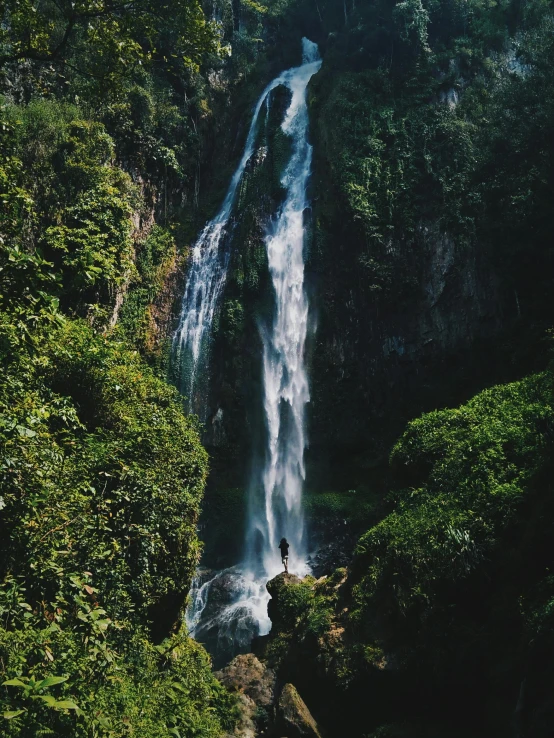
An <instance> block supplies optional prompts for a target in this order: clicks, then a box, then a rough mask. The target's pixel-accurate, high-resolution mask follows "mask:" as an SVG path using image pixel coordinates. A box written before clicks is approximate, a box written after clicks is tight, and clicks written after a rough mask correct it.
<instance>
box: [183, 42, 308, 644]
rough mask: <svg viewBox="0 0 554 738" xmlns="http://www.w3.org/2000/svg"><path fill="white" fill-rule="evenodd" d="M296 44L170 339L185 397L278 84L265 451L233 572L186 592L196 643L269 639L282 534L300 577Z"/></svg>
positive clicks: (304, 315) (302, 316) (301, 112)
mask: <svg viewBox="0 0 554 738" xmlns="http://www.w3.org/2000/svg"><path fill="white" fill-rule="evenodd" d="M302 44H303V57H302V64H301V66H299V67H294V68H293V69H290V70H288V71H286V72H284V73H282V74H281V75H279V76H278V77H277V78H276V79H274V80H273V81H272V82H271V83H270V84H269V85H268V86H267V87H266V89H265V90H264V92H263V93H262V95H261V97H260V99H259V101H258V103H257V105H256V108H255V110H254V116H253V119H252V123H251V126H250V132H249V135H248V140H247V143H246V148H245V151H244V154H243V157H242V160H241V162H240V164H239V167H238V169H237V171H236V172H235V175H234V176H233V179H232V181H231V185H230V187H229V190H228V193H227V196H226V199H225V202H224V204H223V207H222V209H221V211H220V212H219V213H218V215H217V216H216V217H215V218H214V220H213V221H211V222H210V223H208V225H207V226H206V228H205V229H204V231H203V232H202V234H201V236H200V238H199V239H198V242H197V244H196V246H195V248H194V252H193V261H192V266H191V271H190V276H189V281H188V284H187V289H186V292H185V297H184V300H183V310H182V316H181V325H180V328H179V331H178V333H177V335H176V337H175V340H176V341H177V342H178V343H179V345H180V346H181V348H182V350H188V351H189V352H190V355H191V357H192V371H191V375H190V376H191V379H190V391H191V393H192V390H193V387H194V382H195V374H196V367H197V365H198V361H199V358H200V355H201V352H202V351H203V342H204V341H205V340H206V338H207V337H208V336H209V332H210V329H211V325H212V321H213V317H214V314H215V311H216V309H217V302H218V298H219V296H220V294H221V291H222V287H223V284H224V281H225V276H226V270H227V263H228V251H227V250H226V249H225V247H223V248H222V244H223V238H224V235H225V232H226V229H227V227H228V223H229V219H230V217H231V210H232V206H233V203H234V200H235V195H236V191H237V187H238V185H239V182H240V179H241V177H242V175H243V173H244V170H245V167H246V165H247V163H248V160H249V159H250V157H251V156H252V154H253V152H254V145H255V141H256V130H257V122H258V118H259V114H260V111H261V108H262V106H263V104H264V101H265V100H266V98H267V96H268V95H269V93H270V91H271V90H273V89H275V88H276V87H278V86H280V85H283V86H285V87H287V88H288V89H289V90H290V92H291V93H292V95H291V101H290V104H289V107H288V109H287V111H286V114H285V118H284V120H283V123H282V125H281V129H282V131H283V132H284V133H285V134H287V136H289V137H290V140H291V144H292V154H291V158H290V161H289V163H288V165H287V167H286V169H285V171H284V174H283V176H282V180H281V183H282V185H283V187H284V188H285V190H286V198H285V201H284V203H283V204H282V205H281V207H280V209H279V211H278V213H277V215H276V217H275V219H274V221H273V223H272V225H271V227H270V228H269V230H268V232H267V233H266V237H265V244H266V249H267V256H268V264H269V271H270V275H271V280H272V284H273V289H274V298H275V307H274V316H273V320H272V321H271V324H270V325H268V326H265V327H263V328H262V340H263V391H264V394H263V404H264V414H265V419H266V429H267V439H266V452H265V458H264V462H263V468H262V471H261V473H260V474H259V476H257V477H256V478H254V479H253V480H252V484H251V492H250V503H249V519H248V525H247V541H246V554H245V559H244V562H243V564H242V565H240V566H238V567H232V568H231V569H226V570H224V571H222V572H219V573H218V574H216V576H215V577H213V578H212V579H208V580H207V581H202V580H201V579H197V580H196V582H195V584H194V587H193V591H192V593H191V605H190V607H189V611H188V613H187V622H188V625H189V630H190V632H191V634H193V635H195V636H197V637H199V638H200V639H202V635H203V634H205V633H206V632H208V631H209V630H210V629H214V630H215V631H216V632H217V637H218V638H224V639H225V638H226V639H227V640H228V641H231V640H233V639H235V640H237V639H238V640H240V639H241V638H243V637H244V633H246V632H247V633H248V634H249V637H250V638H251V637H252V635H256V634H261V635H263V634H265V633H267V632H268V631H269V628H270V626H271V623H270V621H269V618H268V616H267V602H268V600H269V595H268V593H267V591H266V583H267V581H268V579H270V578H272V577H274V576H275V575H276V574H278V573H279V572H280V571H282V565H281V558H280V553H279V550H278V543H279V540H280V539H281V537H283V536H285V537H286V538H287V539H288V541H289V543H290V559H289V561H290V563H289V570H290V571H291V572H292V573H295V574H300V575H303V574H305V573H306V572H307V570H308V567H307V563H306V558H307V550H306V540H305V527H304V518H303V513H302V504H301V503H302V487H303V482H304V476H305V470H304V451H305V448H306V432H305V421H304V415H305V407H306V404H307V402H308V401H309V399H310V394H309V386H308V378H307V374H306V367H305V364H304V350H305V343H306V336H307V331H308V311H309V305H308V299H307V296H306V292H305V286H304V236H305V228H304V211H305V210H306V207H307V205H308V203H307V195H306V188H307V184H308V180H309V176H310V170H311V163H312V147H311V146H310V144H309V142H308V127H309V119H308V107H307V101H306V94H307V88H308V84H309V82H310V80H311V78H312V77H313V76H314V74H316V73H317V72H318V70H319V68H320V66H321V60H320V57H319V52H318V48H317V46H316V44H314V43H312V42H311V41H309V40H308V39H303V41H302ZM222 587H223V588H224V589H226V594H225V595H224V597H223V599H224V600H225V598H226V597H227V598H229V599H230V601H229V602H227V603H226V604H225V605H224V606H223V607H222V608H218V609H216V610H215V611H213V614H211V613H210V614H209V615H208V614H207V615H206V616H205V617H203V616H204V614H205V611H206V610H208V611H209V610H210V608H209V605H208V603H209V600H210V592H215V590H218V591H220V590H221V588H222Z"/></svg>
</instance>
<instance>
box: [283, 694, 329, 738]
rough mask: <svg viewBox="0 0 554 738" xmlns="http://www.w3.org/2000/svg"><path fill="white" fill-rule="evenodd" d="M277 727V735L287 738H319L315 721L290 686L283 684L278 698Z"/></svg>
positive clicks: (319, 734)
mask: <svg viewBox="0 0 554 738" xmlns="http://www.w3.org/2000/svg"><path fill="white" fill-rule="evenodd" d="M277 726H278V728H279V735H286V736H287V738H321V733H320V732H319V728H318V727H317V723H316V721H315V720H314V718H313V717H312V714H311V712H310V711H309V710H308V708H307V706H306V703H305V702H304V700H303V699H302V697H300V695H299V694H298V692H297V690H296V687H295V686H294V685H292V684H285V686H284V687H283V691H282V692H281V696H280V697H279V710H278V716H277Z"/></svg>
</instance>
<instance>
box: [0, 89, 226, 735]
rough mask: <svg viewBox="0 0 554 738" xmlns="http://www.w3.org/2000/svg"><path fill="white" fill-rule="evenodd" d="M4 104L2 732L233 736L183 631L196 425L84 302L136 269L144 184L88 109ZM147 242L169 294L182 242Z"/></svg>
mask: <svg viewBox="0 0 554 738" xmlns="http://www.w3.org/2000/svg"><path fill="white" fill-rule="evenodd" d="M3 112H4V113H5V125H4V127H3V128H2V136H3V137H4V141H5V142H6V146H5V147H3V148H2V159H1V162H0V163H1V172H2V175H1V176H2V198H3V201H4V204H5V207H4V208H3V209H2V210H1V211H0V233H1V235H2V240H1V241H0V286H1V289H0V294H1V302H0V360H1V361H2V366H3V372H2V375H1V379H0V474H1V486H0V561H1V566H0V582H1V583H0V682H1V683H2V686H1V687H0V715H1V717H0V720H1V721H2V726H1V728H0V732H1V733H2V735H6V736H14V738H15V737H16V736H21V737H23V736H29V735H57V736H72V738H73V736H83V737H84V736H90V737H91V738H92V736H94V737H95V738H100V736H106V738H108V736H112V737H113V736H123V735H137V736H139V735H140V736H141V737H142V736H144V737H145V738H146V737H148V738H150V737H152V738H154V736H156V737H158V736H159V737H160V738H161V737H162V736H164V737H165V736H167V735H175V736H183V737H184V736H190V737H191V738H192V736H193V735H194V736H204V737H205V738H212V737H213V738H216V736H219V735H221V733H222V731H223V730H232V727H233V724H234V721H235V707H234V701H233V699H232V698H230V697H229V696H228V695H227V694H226V693H225V691H224V690H223V689H222V688H221V687H220V686H219V685H218V684H217V683H216V682H215V680H214V678H213V676H212V674H211V670H210V664H209V660H208V657H207V655H206V653H205V652H204V650H203V649H202V647H201V646H199V645H197V644H195V643H194V642H192V641H190V640H189V639H188V638H187V637H186V636H185V635H184V634H183V633H181V632H179V630H178V628H177V632H174V633H173V635H171V636H170V637H169V638H165V637H166V636H167V634H168V633H169V631H170V629H171V627H172V625H173V624H174V623H177V624H178V623H179V622H180V611H181V608H182V607H183V604H184V602H185V600H186V596H187V593H188V589H189V586H190V581H191V578H192V576H193V573H194V570H195V568H196V565H197V562H198V558H199V553H200V548H199V543H198V540H197V537H196V525H197V521H198V515H199V506H200V500H201V497H202V493H203V489H204V484H205V479H206V473H207V457H206V453H205V451H204V450H203V449H202V447H201V445H200V441H199V437H198V429H197V427H196V424H195V422H194V421H193V420H192V419H189V418H187V417H186V416H185V415H184V414H183V410H182V404H181V400H180V397H179V395H178V393H177V392H176V391H175V390H174V389H173V388H171V387H169V386H168V385H167V384H166V383H165V382H163V381H161V380H160V379H158V378H156V377H155V375H154V373H153V371H152V370H151V369H150V368H149V367H148V366H146V365H145V364H144V363H143V361H142V360H141V358H140V356H139V354H138V353H137V352H136V351H132V350H130V349H129V347H128V346H127V344H126V343H125V342H124V341H122V340H121V339H120V338H119V339H118V337H117V335H115V334H111V335H110V334H108V333H105V334H103V335H101V334H99V333H97V332H95V331H94V330H93V329H92V328H91V326H90V324H89V323H86V322H85V321H82V320H78V319H74V318H71V317H69V316H68V314H67V313H68V312H70V313H71V312H79V311H81V310H82V303H83V301H84V300H85V299H89V300H93V301H96V302H93V303H92V305H93V307H94V308H96V314H98V311H102V310H103V309H104V308H105V306H107V305H109V304H110V301H111V299H110V295H109V294H106V293H109V292H110V290H111V289H113V288H115V287H116V286H118V285H121V284H122V282H123V281H125V280H126V279H128V272H129V271H130V270H133V269H134V267H133V266H132V262H131V242H130V227H131V226H130V212H131V202H132V197H133V196H134V195H133V192H132V188H130V185H129V178H128V177H127V176H126V175H124V174H123V172H122V171H121V170H120V169H118V168H117V167H115V166H114V165H113V162H112V158H113V155H114V153H113V142H112V139H111V138H110V137H109V136H108V135H107V134H106V133H105V130H104V128H103V126H102V125H100V124H98V123H90V122H87V121H84V122H83V121H80V120H78V119H77V120H75V109H74V108H73V107H69V106H64V105H58V104H56V103H52V102H40V103H34V104H32V105H29V106H27V107H25V108H21V107H19V108H16V107H15V106H9V107H7V108H6V107H5V108H4V110H3ZM38 130H42V131H43V132H44V138H43V139H42V138H41V137H40V136H39V135H37V131H38ZM33 162H34V163H35V164H36V166H35V167H34V169H31V166H32V163H33ZM32 173H33V174H34V176H33V174H32ZM147 241H148V243H147V245H146V246H145V247H144V249H143V250H142V251H141V257H140V259H139V266H140V270H141V273H142V274H143V275H144V276H145V279H149V280H150V283H151V284H150V286H149V289H154V287H155V286H156V285H159V280H160V279H161V278H162V276H161V274H160V271H159V269H160V264H159V262H160V260H161V262H163V261H164V259H165V258H167V253H166V252H167V251H171V250H173V251H175V246H174V242H173V239H172V238H171V236H170V235H169V234H168V233H166V232H165V231H163V230H156V229H155V230H154V231H152V233H151V237H150V239H147ZM45 257H47V258H45ZM60 298H61V299H60ZM60 305H62V306H63V307H65V311H66V312H65V314H64V313H62V312H61V311H60ZM103 320H105V319H103ZM164 638H165V640H163V642H162V643H161V644H160V645H154V643H155V642H156V643H159V642H160V641H162V639H164Z"/></svg>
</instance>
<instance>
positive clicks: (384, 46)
mask: <svg viewBox="0 0 554 738" xmlns="http://www.w3.org/2000/svg"><path fill="white" fill-rule="evenodd" d="M0 14H1V18H0V118H1V120H0V200H1V207H0V355H1V362H2V373H1V376H0V449H1V450H0V464H1V483H0V485H1V486H0V552H1V555H0V683H1V684H2V686H1V687H0V721H1V724H0V734H1V735H6V736H14V737H15V736H17V737H18V738H34V736H41V735H55V736H68V737H69V736H71V737H73V736H83V737H84V736H86V737H87V738H89V737H90V738H92V737H93V736H94V737H98V738H101V737H102V738H103V737H104V736H105V737H106V738H107V737H108V736H113V737H118V736H141V738H142V737H144V738H150V737H152V738H153V737H154V736H156V737H157V736H160V738H161V737H162V736H163V737H165V736H177V738H179V736H181V738H184V737H185V736H187V738H188V737H189V736H190V737H191V738H192V736H205V737H206V738H208V737H211V736H213V737H214V738H215V737H216V736H221V735H223V734H225V733H231V734H232V733H233V730H234V726H235V724H236V721H237V714H238V713H237V707H236V701H235V699H234V697H233V696H232V695H229V694H227V692H226V691H225V690H224V689H223V688H222V687H221V686H220V685H219V683H218V682H217V681H216V679H215V678H214V676H213V675H212V672H211V668H210V661H209V657H208V655H207V654H206V652H205V650H204V649H203V648H202V646H201V645H199V644H196V643H195V642H194V641H191V640H190V639H189V638H188V637H187V636H186V634H185V632H184V629H183V628H181V627H180V625H179V624H180V621H181V617H182V608H183V605H184V603H185V601H186V597H187V594H188V590H189V588H190V582H191V579H192V576H193V572H194V569H195V567H196V565H197V563H198V559H199V555H200V550H201V545H200V543H199V541H198V539H197V524H198V519H199V514H200V507H201V502H202V497H203V494H204V489H205V485H206V479H207V475H208V467H209V464H208V456H207V453H206V451H205V450H204V448H203V446H202V441H204V445H207V446H208V448H209V451H210V453H211V456H212V460H211V465H212V468H213V469H215V472H216V474H215V475H214V478H215V480H216V481H215V482H212V490H211V493H210V494H209V496H208V499H207V502H206V510H207V512H208V513H209V514H208V516H207V517H206V522H205V524H204V528H205V529H206V526H208V528H210V526H212V528H211V529H210V530H209V532H208V533H206V532H205V533H204V535H205V536H206V537H207V541H208V553H210V555H211V557H212V560H213V561H218V560H219V558H220V557H221V555H222V551H224V552H226V553H229V551H232V553H233V554H236V555H238V554H239V550H238V547H235V548H233V546H235V544H236V542H237V541H239V540H240V536H238V535H237V531H240V529H241V525H242V516H243V511H244V496H245V493H244V489H243V486H244V485H243V483H244V470H245V469H246V467H247V465H248V463H249V459H250V452H251V448H250V446H249V443H250V441H249V438H250V437H251V436H252V435H253V434H255V433H254V432H255V430H256V428H257V427H258V426H257V423H259V418H257V417H255V415H254V414H253V412H252V411H251V409H250V407H251V397H252V396H253V395H255V393H256V391H258V388H257V376H258V372H259V367H258V360H259V345H258V343H257V342H258V338H257V336H258V330H257V320H258V317H259V315H260V312H262V311H263V310H264V305H265V301H266V299H267V288H268V279H267V263H266V260H265V255H264V253H263V248H261V245H260V233H261V231H262V226H263V223H264V218H266V217H267V213H268V212H269V211H270V210H271V207H270V204H271V202H273V203H274V202H276V201H278V200H279V197H280V195H281V193H280V189H279V182H278V174H279V172H280V171H281V169H282V158H283V157H284V156H285V155H286V141H283V140H282V138H280V136H279V131H278V123H277V121H278V114H277V113H278V107H277V108H276V111H277V112H275V114H274V113H273V112H272V117H270V119H269V124H268V125H269V131H270V137H271V141H272V146H271V147H270V148H271V152H272V153H271V155H270V156H268V157H267V159H265V160H264V161H263V162H260V163H259V165H256V166H252V167H250V168H249V170H248V171H247V173H246V177H245V181H244V184H243V186H242V188H241V193H240V207H241V209H242V211H243V212H244V213H245V217H244V218H243V219H242V221H241V223H240V224H238V226H237V228H238V231H237V232H238V234H239V238H237V239H236V243H237V247H236V248H235V251H234V253H233V255H232V261H231V272H230V275H229V280H228V285H227V287H226V291H225V295H224V299H223V304H222V308H221V311H220V315H219V316H218V320H217V321H216V325H215V335H214V343H213V355H214V357H215V360H216V361H215V364H216V369H215V370H214V373H213V377H212V378H211V387H210V393H211V398H212V399H211V407H212V410H213V417H210V418H209V419H208V422H207V423H206V426H205V427H204V428H202V427H201V426H200V424H199V422H198V420H197V419H196V418H195V417H194V416H189V415H187V414H186V413H185V412H184V410H183V402H182V398H181V397H180V396H179V393H178V392H177V390H175V389H174V388H173V387H172V386H171V385H170V384H168V382H167V377H168V376H170V378H171V379H173V380H175V377H172V376H171V371H172V369H171V364H170V336H171V331H172V329H173V328H174V319H175V303H176V301H177V302H178V298H179V295H180V292H181V291H182V281H183V274H184V272H185V270H186V262H187V256H188V249H189V246H190V244H191V242H192V241H193V240H194V237H195V234H196V233H197V231H198V228H199V227H200V226H201V225H202V224H203V223H204V222H205V220H206V217H208V216H210V215H212V214H213V212H214V210H215V209H216V208H217V206H218V205H219V203H220V201H221V197H222V194H223V192H224V190H225V188H226V186H227V184H228V181H229V177H230V175H231V173H232V171H233V169H234V166H235V165H236V161H237V158H238V157H239V155H240V149H241V145H242V141H243V138H244V128H245V125H247V124H248V121H247V120H245V119H248V115H249V110H250V108H251V105H252V103H253V101H254V100H255V99H256V97H257V95H259V93H260V91H261V89H262V88H263V86H264V85H265V83H266V82H267V81H268V79H270V78H271V76H272V75H274V74H276V73H277V72H279V71H281V70H282V69H284V68H286V67H288V66H291V65H292V64H295V63H297V62H298V54H299V51H298V49H299V40H300V38H301V36H302V35H308V36H309V37H310V38H312V39H313V40H314V41H317V42H318V43H319V45H320V49H321V52H322V56H323V59H324V61H323V66H322V69H321V72H320V74H319V75H318V76H317V77H316V78H315V79H314V80H313V84H312V85H311V88H310V110H311V116H312V139H313V143H314V157H315V159H314V178H313V185H312V190H313V193H312V194H313V208H312V212H311V218H310V219H309V230H310V237H309V248H308V254H307V258H308V280H309V289H310V293H311V294H312V296H313V300H314V303H315V304H316V306H317V330H316V331H315V334H314V337H313V339H312V341H311V345H310V351H309V357H308V358H309V365H310V373H311V382H312V403H311V410H310V436H311V438H312V443H313V449H312V450H311V451H310V456H309V459H308V462H309V466H308V470H309V474H308V487H309V490H308V491H309V495H308V497H307V510H308V514H309V516H310V519H311V521H312V524H313V525H314V526H317V528H318V529H319V530H323V531H325V533H326V535H328V536H329V538H327V542H329V540H331V539H332V536H333V535H335V534H336V532H337V530H336V525H335V523H336V522H337V521H340V523H341V528H340V530H341V534H342V531H343V530H344V528H345V527H346V529H347V531H348V532H349V534H350V536H351V537H354V538H356V539H357V540H358V542H357V545H356V547H355V551H354V554H353V559H352V563H351V564H350V565H349V567H348V570H345V569H338V570H337V571H336V572H335V573H333V574H331V575H330V576H329V577H328V578H327V579H325V580H323V581H319V582H315V580H313V579H310V578H307V579H306V580H304V581H303V582H301V583H298V584H290V586H288V587H285V588H283V590H282V591H277V590H274V598H275V601H276V603H277V605H276V606H277V607H278V610H274V617H275V620H274V628H273V632H272V635H271V637H270V639H269V640H268V641H267V642H266V643H264V644H261V645H260V646H259V648H260V649H261V652H263V654H264V656H265V658H266V659H267V660H268V662H269V663H270V664H272V665H273V666H274V667H275V668H276V669H277V671H278V674H279V677H280V678H282V679H283V680H289V681H290V680H292V681H293V682H294V684H295V685H296V686H297V687H298V689H299V690H300V691H301V692H302V695H303V696H304V697H305V699H306V701H307V702H308V704H309V706H310V708H311V709H312V710H313V712H314V715H316V717H317V718H318V720H319V721H320V723H321V725H322V726H323V728H324V729H325V728H327V730H328V733H329V735H330V736H343V735H346V734H348V735H350V736H359V737H361V736H365V737H366V738H370V737H371V738H416V737H420V738H434V736H435V735H436V736H437V737H438V736H441V738H442V737H443V736H445V735H448V736H453V737H454V736H460V738H462V737H463V738H467V737H468V736H470V735H471V736H483V737H485V736H498V737H499V738H500V737H501V736H502V737H504V736H508V735H513V736H518V737H521V738H523V737H525V738H548V737H549V736H551V735H552V734H553V731H554V702H553V701H552V688H553V685H554V674H553V671H552V663H551V658H550V654H551V653H552V648H553V647H554V623H553V621H552V613H553V611H554V610H553V603H554V581H553V578H552V567H553V566H554V561H553V554H552V546H551V541H552V520H553V517H554V509H553V503H552V493H553V489H552V472H553V469H552V458H553V455H552V451H553V449H552V444H553V442H554V412H553V396H552V371H551V369H550V368H549V357H548V347H549V344H550V340H549V333H548V331H549V329H550V327H551V325H552V322H553V320H554V315H553V309H552V300H551V294H552V280H553V277H554V270H553V263H552V259H553V242H552V233H553V232H554V210H553V209H552V193H553V189H554V137H553V136H552V131H553V130H554V75H553V73H552V70H553V69H554V35H553V33H552V31H553V30H554V23H553V18H554V15H553V8H552V4H551V2H548V1H547V0H487V1H486V2H485V1H483V0H402V2H394V1H393V0H256V1H255V0H216V2H215V3H212V2H209V3H206V4H205V7H202V5H201V4H200V3H199V2H197V0H170V1H169V2H154V1H153V0H138V1H137V2H132V3H119V2H112V1H111V0H110V1H108V0H79V1H78V2H68V1H66V0H5V2H4V3H2V4H1V5H0ZM279 104H280V103H279V100H278V98H277V99H276V106H278V105H279ZM437 254H438V256H437ZM437 274H440V278H439V277H436V275H437ZM437 280H438V281H441V280H443V281H444V283H445V284H446V286H441V287H440V289H439V288H438V287H437V286H436V284H435V282H436V281H437ZM441 284H442V283H441ZM436 306H438V307H436ZM476 306H477V307H476ZM435 308H436V310H438V313H436V315H437V316H438V317H435V318H432V319H428V315H431V314H433V315H435V313H432V311H433V310H435ZM441 311H442V312H441ZM315 322H316V321H315V319H314V323H315ZM402 336H404V338H402ZM245 378H250V379H248V380H245ZM219 407H223V408H224V409H225V415H224V418H225V421H224V426H223V427H222V428H219V427H218V428H216V427H215V425H214V422H212V421H213V420H214V417H215V416H216V412H215V411H216V410H217V409H218V408H219ZM445 408H450V409H445ZM451 408H457V409H451ZM423 411H425V413H424V414H422V413H423ZM407 421H409V422H408V424H407V425H406V423H407ZM216 431H217V432H216ZM230 536H232V540H231V538H230ZM227 563H229V562H227ZM276 612H278V613H279V615H278V616H276V615H275V613H276ZM345 725H347V726H348V728H347V729H345Z"/></svg>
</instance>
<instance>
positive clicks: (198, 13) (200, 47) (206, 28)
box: [0, 0, 217, 81]
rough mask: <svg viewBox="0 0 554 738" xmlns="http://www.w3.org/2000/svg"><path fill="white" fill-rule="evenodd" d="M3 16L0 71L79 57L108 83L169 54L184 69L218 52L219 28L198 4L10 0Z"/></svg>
mask: <svg viewBox="0 0 554 738" xmlns="http://www.w3.org/2000/svg"><path fill="white" fill-rule="evenodd" d="M3 12H4V13H5V14H6V17H7V18H9V22H7V23H4V24H3V25H2V30H1V32H0V66H2V65H4V64H6V63H9V62H13V61H19V60H24V59H31V60H34V61H36V62H40V63H47V62H50V63H58V62H68V61H70V60H72V61H75V60H76V59H75V57H76V55H77V54H78V53H80V54H82V55H86V56H89V60H88V63H89V68H92V69H93V70H94V71H95V72H97V73H98V74H101V75H102V77H103V78H104V80H106V81H109V80H110V79H113V77H116V76H118V75H121V74H123V73H125V72H126V71H127V69H128V68H129V67H131V66H133V65H136V64H148V63H149V62H151V61H152V60H157V61H159V60H165V61H167V56H169V55H170V54H171V56H172V57H173V58H174V59H178V60H179V61H180V62H181V63H184V64H185V65H189V66H190V65H197V64H198V62H199V61H200V59H201V58H202V55H203V54H204V53H205V52H206V51H211V50H214V51H215V50H216V48H217V44H216V38H217V37H216V36H215V29H214V28H212V27H211V26H210V24H208V23H207V22H206V20H205V18H204V14H203V12H202V9H201V7H200V4H199V3H198V2H197V0H174V1H173V2H162V3H155V2H151V0H140V2H136V3H133V4H132V5H125V4H119V3H114V2H103V1H100V2H94V1H93V0H81V2H78V3H75V2H66V1H65V0H63V1H62V2H53V1H52V0H43V1H42V2H38V3H32V2H30V1H29V0H8V2H6V3H5V4H4V8H3ZM76 52H77V54H76ZM77 58H78V57H77Z"/></svg>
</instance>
